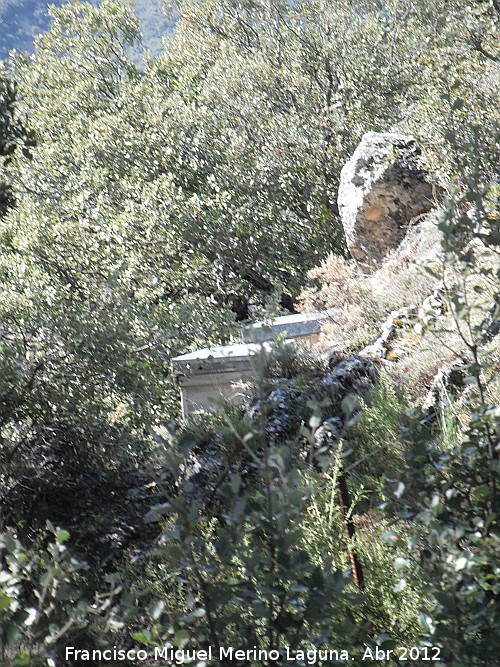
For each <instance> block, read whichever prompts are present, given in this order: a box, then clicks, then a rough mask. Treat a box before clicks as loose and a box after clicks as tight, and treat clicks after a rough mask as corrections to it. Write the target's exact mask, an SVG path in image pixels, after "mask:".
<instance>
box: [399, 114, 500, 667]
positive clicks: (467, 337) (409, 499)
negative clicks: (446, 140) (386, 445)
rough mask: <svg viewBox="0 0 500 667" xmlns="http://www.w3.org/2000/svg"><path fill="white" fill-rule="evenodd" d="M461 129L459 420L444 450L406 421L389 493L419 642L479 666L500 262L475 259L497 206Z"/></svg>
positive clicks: (497, 429)
mask: <svg viewBox="0 0 500 667" xmlns="http://www.w3.org/2000/svg"><path fill="white" fill-rule="evenodd" d="M455 108H459V105H456V104H455ZM467 130H468V132H467V133H466V134H464V135H460V136H457V137H455V138H454V145H455V148H456V153H457V154H458V155H460V156H461V159H462V160H463V161H464V162H463V166H464V168H463V171H462V182H463V183H464V188H463V190H459V191H457V192H456V194H455V195H454V196H453V197H451V198H450V201H449V205H448V208H447V209H446V211H445V212H444V215H443V219H442V229H443V231H444V234H445V239H444V248H445V250H446V252H447V254H446V267H447V268H453V269H458V275H459V276H460V277H461V279H460V281H459V283H458V285H455V286H454V287H453V289H451V288H448V289H447V292H446V297H447V300H448V304H449V308H450V310H451V312H452V314H453V318H454V320H455V326H456V330H457V333H458V334H459V336H460V338H461V340H462V343H463V349H464V352H463V366H462V372H463V374H464V384H465V387H466V390H465V392H464V394H463V397H462V410H465V411H466V414H467V417H466V422H465V424H464V425H463V426H462V432H461V433H460V434H459V437H457V438H456V439H455V441H454V442H452V443H450V441H449V428H448V426H447V427H446V430H445V431H444V432H443V437H445V438H446V439H447V442H446V448H442V447H439V446H438V444H437V443H436V440H435V439H434V438H433V435H432V433H429V432H428V430H427V428H426V427H425V425H423V422H419V421H418V420H413V421H411V422H410V428H409V430H408V432H407V441H408V443H411V447H410V453H409V455H408V459H407V462H408V474H407V476H406V478H405V479H404V482H400V483H399V486H398V490H397V495H398V497H399V498H401V501H400V503H399V512H400V515H401V516H403V517H405V518H410V517H411V519H412V521H413V522H415V524H416V527H417V530H418V533H417V535H418V538H419V540H418V541H417V536H416V539H415V540H413V545H414V547H413V551H414V552H415V546H416V545H417V544H419V547H418V549H419V553H420V558H421V570H422V573H423V576H424V578H425V580H426V582H427V584H426V594H427V596H428V600H429V603H428V605H427V606H426V609H425V613H424V614H423V616H422V630H423V635H422V640H423V642H424V643H425V642H432V643H434V644H436V643H438V644H439V645H441V646H442V647H443V652H444V657H445V660H447V661H450V664H453V665H486V664H491V663H492V662H494V661H495V659H496V656H497V655H498V650H499V648H500V635H499V633H498V627H499V617H498V609H499V607H498V595H499V593H500V591H499V588H498V574H499V571H498V549H499V546H500V540H499V533H498V515H497V510H498V502H499V497H498V488H499V482H500V466H499V442H500V413H499V407H498V403H497V404H495V403H491V402H490V400H489V399H490V394H488V392H487V383H488V378H489V377H490V371H489V364H488V360H487V356H486V353H485V351H486V346H487V344H488V342H489V341H490V340H491V338H492V336H494V335H495V332H498V314H499V294H498V284H499V278H500V269H499V267H498V263H497V264H496V267H491V265H488V264H485V263H484V261H482V258H483V257H484V256H485V255H486V253H487V249H488V247H491V248H493V250H494V246H495V245H497V243H498V239H497V238H496V233H495V216H496V213H497V212H495V210H494V209H493V208H492V207H491V204H490V202H491V199H490V198H491V193H492V189H493V187H494V186H493V183H488V182H487V181H488V172H487V171H486V173H485V171H484V170H483V166H484V164H485V160H489V156H488V157H487V158H485V157H484V151H485V150H487V149H488V143H483V142H482V141H480V140H479V138H480V136H481V135H480V128H479V127H478V126H475V125H473V126H472V127H468V128H467ZM463 136H465V141H464V143H462V141H461V139H462V137H463ZM496 140H497V141H498V134H497V135H496ZM471 236H475V237H476V240H475V241H474V244H475V245H473V246H472V247H471V245H470V244H469V246H468V247H467V248H465V249H463V248H462V249H460V248H457V246H456V244H455V243H454V240H455V239H456V238H459V237H462V238H463V237H465V238H470V237H471ZM478 237H479V239H480V240H477V239H478ZM473 248H475V250H476V252H474V250H473ZM471 275H479V276H481V275H484V276H485V277H487V278H490V277H494V278H493V280H494V284H496V286H497V291H496V294H495V297H494V302H493V304H491V307H490V308H489V309H488V310H487V311H486V310H484V309H483V312H482V317H479V318H478V317H477V314H475V313H474V312H473V311H474V308H473V307H472V300H471V295H470V293H469V285H470V282H469V280H468V279H469V278H470V276H471ZM445 286H446V283H445ZM497 398H498V397H497ZM444 399H445V400H446V401H449V398H448V397H444ZM445 406H446V408H448V406H447V405H446V403H445ZM448 409H449V408H448Z"/></svg>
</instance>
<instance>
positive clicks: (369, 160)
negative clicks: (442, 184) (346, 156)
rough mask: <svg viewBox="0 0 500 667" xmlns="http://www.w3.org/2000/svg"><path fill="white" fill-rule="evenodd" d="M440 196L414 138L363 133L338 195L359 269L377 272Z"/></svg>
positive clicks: (343, 177) (343, 170)
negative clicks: (410, 228)
mask: <svg viewBox="0 0 500 667" xmlns="http://www.w3.org/2000/svg"><path fill="white" fill-rule="evenodd" d="M441 193H442V191H441V189H440V188H439V186H437V185H436V184H435V183H432V182H431V179H430V177H429V175H428V174H427V173H426V172H425V171H424V169H423V166H422V160H421V157H420V149H419V148H418V147H417V145H416V142H415V140H414V139H413V137H410V136H406V135H402V134H392V133H376V132H369V133H367V134H365V135H364V136H363V138H362V140H361V143H360V144H359V146H358V147H357V149H356V150H355V152H354V154H353V156H352V157H351V159H350V160H349V161H348V162H347V163H346V164H345V166H344V167H343V169H342V171H341V174H340V188H339V196H338V203H339V210H340V214H341V217H342V223H343V225H344V229H345V234H346V238H347V245H348V247H349V250H350V252H351V255H352V256H353V258H354V259H355V260H356V262H357V263H358V265H359V266H360V268H361V269H362V270H363V271H364V272H365V273H372V272H373V271H375V270H376V269H377V268H379V266H380V264H381V263H382V261H383V259H384V258H385V256H386V255H387V253H388V252H389V251H390V250H391V249H394V248H397V247H398V246H399V244H400V243H401V241H402V240H403V239H404V237H405V235H406V233H407V231H408V228H409V227H410V226H411V225H412V224H413V223H415V222H416V219H417V218H418V216H420V215H422V214H424V213H427V212H428V211H430V210H431V209H432V208H434V206H435V204H436V200H437V199H438V198H439V197H440V195H441Z"/></svg>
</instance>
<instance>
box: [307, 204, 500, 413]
mask: <svg viewBox="0 0 500 667" xmlns="http://www.w3.org/2000/svg"><path fill="white" fill-rule="evenodd" d="M440 239H441V234H440V232H439V230H438V228H437V225H436V216H435V215H432V214H431V215H429V216H427V218H425V219H424V220H423V221H422V222H421V223H420V224H419V225H418V226H417V227H415V228H412V229H410V231H409V233H408V235H407V237H406V239H405V240H404V241H403V243H402V244H401V245H400V247H399V248H398V249H397V250H395V251H394V252H392V253H390V254H389V255H388V257H387V259H386V261H385V262H384V264H383V265H382V267H381V268H380V269H379V270H378V271H376V272H375V273H373V274H371V275H369V276H366V275H363V274H362V273H361V272H360V271H359V269H358V268H357V266H356V264H355V263H354V262H352V261H346V260H344V259H342V258H340V257H335V256H333V255H330V256H328V257H327V258H326V259H325V260H324V261H323V262H322V263H321V265H320V266H319V267H316V268H315V269H313V270H312V271H310V272H309V274H308V277H309V279H310V281H311V284H310V285H309V286H308V287H307V288H306V289H305V290H304V291H303V292H302V294H301V296H300V298H299V309H300V310H301V311H302V312H309V311H316V310H324V309H327V308H339V309H340V313H339V314H338V315H336V316H335V318H332V319H331V320H329V321H328V322H326V323H325V325H324V326H323V328H322V333H321V336H320V340H319V345H318V349H319V351H326V350H328V351H330V352H333V351H335V352H338V353H340V354H350V353H353V352H356V351H358V350H359V349H360V348H362V347H363V346H364V345H366V344H367V343H368V342H369V341H370V340H371V339H372V338H374V337H375V336H376V335H378V333H379V328H380V325H381V323H382V322H383V320H384V317H385V316H386V315H387V314H388V313H389V312H391V311H393V310H397V309H399V308H401V307H403V306H409V305H411V304H414V305H416V306H418V307H420V316H421V317H423V318H424V320H426V322H427V324H429V325H430V326H429V330H426V329H425V328H424V330H423V331H418V329H414V328H413V325H407V326H406V327H403V328H402V329H401V330H399V331H398V334H397V337H396V339H395V340H394V341H392V343H391V348H390V351H389V353H388V354H387V359H388V360H390V361H391V362H392V363H390V364H388V372H389V373H390V374H391V376H392V377H393V379H394V380H395V381H396V384H397V385H398V386H399V387H401V388H402V387H406V388H407V391H408V392H409V396H408V398H409V399H410V400H419V399H421V398H422V397H423V396H425V394H426V392H427V390H428V388H429V386H430V384H431V382H432V380H433V378H434V376H435V375H436V373H437V372H438V370H439V369H441V368H443V367H444V366H447V365H448V364H451V363H452V362H453V361H454V360H455V359H456V358H457V357H458V356H460V355H461V354H462V353H463V352H464V350H465V348H466V344H465V341H469V340H472V337H473V336H474V335H476V334H475V332H474V328H475V327H477V326H478V325H480V324H481V323H482V321H483V320H484V317H485V314H486V311H487V309H488V308H489V306H490V305H491V302H492V301H493V298H494V294H495V292H496V290H497V289H498V283H497V277H496V270H497V269H498V267H499V265H500V262H499V254H498V252H497V251H495V250H494V249H488V248H486V247H485V246H484V245H483V244H482V243H481V242H480V241H478V240H474V241H472V242H471V243H470V244H469V246H468V247H467V248H466V249H465V251H464V252H468V253H469V255H468V257H467V261H466V262H464V263H463V265H462V264H461V263H460V261H458V262H457V263H456V264H455V266H452V267H450V266H449V265H445V263H444V262H443V258H442V253H441V245H440ZM471 255H472V257H473V258H474V259H473V261H474V262H475V267H474V270H473V271H468V272H466V271H465V269H466V267H467V266H470V263H471V261H472V260H471ZM426 266H427V267H431V268H432V269H433V272H434V275H432V274H431V273H429V272H428V271H427V270H426V269H425V267H426ZM454 292H456V293H457V294H459V295H464V304H465V306H466V309H467V314H466V316H465V318H464V319H460V318H458V317H457V316H456V308H457V306H456V304H455V305H454V304H453V293H454ZM432 294H436V295H438V297H439V298H438V300H437V301H438V303H439V300H440V301H441V305H442V307H441V308H439V306H438V307H437V309H436V310H433V308H431V309H430V311H429V312H424V309H422V307H421V306H422V304H423V302H424V300H425V299H426V297H428V296H429V295H432ZM431 304H432V302H431ZM459 307H460V304H459ZM415 324H416V322H415ZM499 357H500V352H499V351H498V345H497V348H496V356H495V354H492V359H496V364H497V368H498V365H499ZM499 384H500V380H499V379H498V377H497V376H495V377H492V379H491V385H492V390H493V392H494V393H496V396H497V398H498V385H499Z"/></svg>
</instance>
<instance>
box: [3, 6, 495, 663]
mask: <svg viewBox="0 0 500 667" xmlns="http://www.w3.org/2000/svg"><path fill="white" fill-rule="evenodd" d="M174 11H178V12H179V15H180V18H179V21H178V23H177V27H176V30H175V33H174V34H172V35H166V36H165V39H164V46H163V49H162V51H161V53H159V54H158V55H154V56H153V55H150V54H146V55H145V56H144V59H143V60H142V61H140V62H139V61H138V57H137V53H139V52H140V51H141V46H140V45H141V36H140V31H139V22H138V19H137V17H136V15H135V13H134V11H133V8H132V7H131V6H130V5H129V4H128V3H122V2H118V1H116V0H103V1H102V2H101V3H100V5H99V6H94V5H93V4H88V3H79V2H76V1H71V2H69V3H67V4H65V5H63V6H62V7H60V8H57V7H52V8H51V9H50V16H51V22H50V25H49V27H48V28H47V30H46V32H45V33H43V34H42V35H40V36H39V37H38V38H37V39H36V42H35V52H34V53H33V54H31V55H30V54H28V53H24V52H16V53H13V54H11V56H10V58H9V59H8V60H6V61H4V62H3V64H2V66H1V69H0V529H2V530H4V529H5V532H4V533H2V535H1V536H0V567H1V577H0V624H1V625H0V662H2V661H3V663H5V664H6V665H7V664H8V665H11V664H18V665H23V664H24V665H54V664H56V665H59V664H61V665H66V664H71V663H67V662H66V661H65V658H64V657H63V655H64V647H65V646H67V645H69V644H70V643H72V645H73V646H78V647H82V648H95V647H98V646H106V647H107V646H114V645H116V646H119V647H126V648H130V647H132V646H135V647H138V646H142V645H145V646H148V647H149V648H152V647H154V646H162V645H163V644H164V643H165V642H168V641H172V642H173V644H174V645H175V646H196V647H201V648H203V647H206V646H208V645H211V646H212V647H213V648H214V649H217V647H220V646H228V645H238V646H239V647H242V648H252V647H257V648H259V649H263V650H266V651H271V650H278V651H279V650H281V649H282V648H283V647H286V646H288V647H290V648H291V649H293V650H296V649H297V650H298V649H301V648H304V647H305V648H311V649H312V648H315V649H319V648H325V647H330V648H336V649H338V651H339V652H340V651H342V650H347V651H349V652H350V657H352V658H353V660H351V659H349V661H348V664H358V663H359V664H362V662H363V661H362V657H363V655H364V652H365V651H366V649H367V648H368V649H369V650H372V649H373V650H375V648H376V647H378V648H379V649H380V650H383V651H386V650H391V649H394V647H395V646H398V647H404V646H406V647H411V646H414V647H416V650H418V651H420V652H421V653H420V655H427V654H426V653H425V652H424V651H425V650H427V651H428V650H429V648H430V647H436V649H438V651H439V652H440V656H441V664H444V665H450V666H453V667H458V666H460V665H478V666H483V665H484V666H485V667H486V666H487V665H491V664H493V663H494V661H495V658H496V656H497V655H498V650H499V648H500V639H499V636H498V628H499V627H500V623H499V619H498V596H499V589H498V562H496V560H495V557H496V555H497V554H498V547H499V543H498V524H497V512H498V494H499V490H498V485H499V483H500V481H499V479H498V477H499V465H498V441H499V437H498V436H499V433H498V420H499V413H498V410H499V408H498V406H497V405H496V404H497V403H498V384H499V383H498V358H499V354H498V348H497V347H495V344H496V341H498V320H499V312H498V308H499V305H498V281H499V277H500V276H499V272H498V245H499V239H498V208H497V206H498V202H497V198H498V180H497V174H496V170H497V167H498V162H499V157H500V155H499V136H498V112H497V111H496V109H497V107H498V105H497V101H498V62H499V59H500V56H499V54H498V51H497V50H496V49H497V41H498V40H497V37H498V27H499V23H500V6H499V4H498V2H496V0H488V1H479V0H477V1H476V2H466V1H465V0H433V1H432V2H427V1H424V0H401V1H400V2H395V3H385V2H382V1H379V0H366V1H365V0H359V1H357V2H351V1H347V0H334V1H333V0H328V1H326V0H306V1H305V2H303V3H289V2H286V1H285V0H272V1H270V0H248V1H246V0H245V1H244V2H237V1H236V0H187V1H186V2H183V3H180V2H179V3H175V7H174ZM391 128H392V129H400V130H403V131H408V130H409V131H412V132H413V133H414V134H415V135H416V136H417V137H418V138H419V140H420V142H421V143H422V145H424V146H425V156H426V160H427V166H428V168H429V170H432V171H434V172H435V173H436V174H437V176H438V178H439V179H440V181H441V183H442V184H443V186H444V187H445V188H446V190H447V193H448V195H447V199H446V202H445V204H444V206H443V210H442V211H441V212H440V213H439V215H440V227H441V230H442V232H443V250H444V255H443V261H442V262H441V263H440V264H438V265H433V266H431V267H428V270H429V272H430V274H431V275H432V276H433V279H434V278H435V279H436V280H440V281H441V282H442V286H441V288H440V290H441V294H442V299H443V300H444V301H445V302H446V305H447V312H448V313H451V315H450V316H449V318H450V322H451V325H450V326H451V328H452V329H453V333H454V337H453V338H452V337H451V336H450V334H449V331H447V333H446V334H443V333H442V332H440V326H442V323H440V321H434V319H433V318H432V317H431V316H429V315H428V314H426V313H425V312H424V314H423V315H422V319H423V321H422V322H421V323H420V324H419V325H418V326H417V328H416V329H415V331H417V332H419V333H420V334H422V332H423V331H424V330H425V331H426V332H429V331H430V332H434V335H435V336H436V339H437V340H439V339H440V337H441V340H444V343H443V346H446V345H448V346H449V345H451V343H450V341H453V343H452V344H453V345H455V342H456V341H458V346H459V349H458V352H457V356H458V357H459V358H460V364H459V369H458V370H459V371H460V376H461V378H462V388H461V389H460V390H457V394H456V395H455V396H449V395H448V394H446V392H445V393H444V394H442V395H441V396H440V398H439V400H438V404H437V405H438V407H437V408H436V410H435V412H434V413H433V414H432V415H430V416H429V414H426V415H424V414H422V413H421V411H420V408H419V404H418V402H417V403H416V404H414V399H415V395H414V392H413V393H412V391H411V390H412V389H414V387H410V388H407V387H405V382H404V378H403V380H402V381H401V380H400V379H399V380H398V381H396V380H394V378H392V379H391V377H387V376H386V375H384V374H383V373H382V374H380V373H378V372H375V371H374V372H372V371H370V373H369V374H368V376H367V377H368V379H369V381H370V382H371V383H372V384H373V388H372V390H371V391H367V390H366V387H365V386H364V385H363V390H362V391H361V390H360V389H359V387H361V385H357V384H356V383H351V385H349V386H347V385H346V386H345V387H344V390H345V395H344V396H342V400H339V398H338V396H334V395H333V393H332V391H333V390H332V382H331V381H330V383H328V382H326V383H325V382H324V380H325V377H328V372H329V369H327V368H326V367H325V365H324V364H320V363H318V362H315V361H314V360H311V359H310V358H305V357H304V358H303V357H301V356H300V355H299V356H298V357H297V356H294V355H293V354H291V355H290V352H289V351H288V352H287V351H286V350H285V351H283V352H282V356H279V355H278V358H275V359H274V360H273V361H272V363H271V362H268V368H267V369H265V368H263V369H262V378H261V380H260V381H259V383H258V384H257V386H256V388H255V400H254V403H253V405H252V406H251V409H249V410H247V411H246V412H245V411H241V410H235V409H232V408H229V407H227V406H226V408H224V409H221V413H220V415H218V416H215V417H210V418H209V417H206V419H204V420H202V422H201V423H200V424H191V425H188V426H187V427H184V428H181V427H180V426H179V423H178V417H179V414H178V411H179V408H178V397H177V389H176V388H175V387H174V384H173V381H172V378H171V376H170V359H171V357H172V356H174V355H175V354H176V353H178V352H181V351H186V350H187V349H193V348H195V347H197V346H205V345H211V344H217V343H224V342H227V341H229V340H231V339H232V337H233V336H234V335H235V331H236V323H237V322H238V321H241V320H245V319H247V318H248V317H250V316H251V315H252V314H259V313H261V312H285V311H287V310H288V311H289V310H292V309H293V308H294V303H295V299H296V297H297V296H298V294H299V293H300V290H301V289H302V287H303V286H304V284H305V282H306V281H307V274H308V271H310V270H311V269H312V268H313V267H314V266H315V265H317V264H318V263H319V262H320V260H322V259H323V258H324V257H326V256H327V255H328V254H329V253H334V254H335V255H336V256H337V259H336V260H335V261H336V262H337V264H336V265H335V266H337V267H343V266H346V265H347V264H346V263H345V261H344V259H342V258H345V256H346V249H345V244H344V239H343V232H342V227H341V224H340V219H339V215H338V210H337V204H336V199H337V187H338V181H339V172H340V169H341V167H342V165H343V164H344V162H345V160H346V159H347V158H348V157H349V155H350V154H351V153H352V150H353V148H354V147H355V146H356V144H357V143H358V141H359V139H360V138H361V136H362V134H363V133H365V132H367V131H370V130H380V131H383V130H387V129H391ZM471 239H472V245H471ZM474 244H476V245H474ZM491 258H493V259H491ZM342 270H343V271H344V269H342ZM314 275H316V276H321V271H320V272H316V274H314ZM342 275H343V276H345V286H344V288H343V291H342V290H340V291H339V292H337V293H336V294H342V298H344V296H345V298H346V301H347V299H348V297H347V292H348V291H349V290H351V292H352V293H355V294H356V298H361V296H362V292H363V289H361V288H357V287H356V285H355V282H353V281H354V279H353V278H352V275H353V274H350V273H349V272H348V271H347V270H345V272H344V273H343V274H342ZM450 276H454V279H453V280H452V281H451V282H449V280H450ZM457 276H460V277H461V278H460V279H457ZM360 284H361V283H360ZM416 284H418V286H420V285H421V284H422V285H423V284H424V283H423V282H422V283H420V282H418V283H416ZM389 289H392V287H389ZM417 289H418V288H417V287H415V290H417ZM319 293H322V292H321V286H320V287H318V286H317V285H316V286H313V285H310V286H309V294H319ZM426 296H427V294H425V293H423V294H419V293H416V294H412V298H413V297H415V298H416V299H422V300H423V299H424V298H425V297H426ZM363 307H364V308H365V310H363ZM363 307H361V306H359V308H357V310H356V313H363V312H368V311H367V309H366V308H367V307H365V306H363ZM386 310H387V303H382V302H379V303H374V302H373V300H372V301H370V318H371V319H370V327H372V326H374V321H375V319H376V317H375V315H376V316H378V314H379V313H380V315H383V314H384V313H385V311H386ZM346 312H347V310H346ZM374 313H375V315H374ZM415 324H416V322H411V323H410V324H408V323H407V324H406V325H405V326H407V327H409V326H411V327H412V332H411V336H414V335H415V331H414V330H413V329H414V326H415ZM361 328H362V327H359V326H357V325H353V326H352V329H353V330H354V329H361ZM370 331H371V329H370ZM408 337H410V334H408ZM359 340H361V339H360V338H359ZM426 340H427V341H428V340H429V339H426ZM355 343H356V339H354V343H353V345H355ZM349 351H351V352H352V351H355V350H352V349H351V350H349ZM495 355H496V356H495ZM489 360H490V361H491V360H493V361H491V363H490V364H489ZM495 360H496V361H495ZM336 361H337V362H338V361H340V359H337V360H336ZM455 361H456V360H455ZM332 363H333V362H332ZM273 364H274V365H273ZM419 372H420V373H421V375H422V376H424V375H425V374H426V373H429V368H424V369H422V370H421V371H419ZM330 379H331V378H330ZM417 384H418V383H417ZM358 390H359V391H358ZM356 393H360V394H361V395H360V396H355V395H354V394H356ZM363 407H364V412H363ZM319 432H322V433H325V432H326V436H325V437H326V441H325V442H326V443H328V442H330V443H331V442H333V441H335V443H336V444H335V446H334V447H332V446H327V445H325V444H324V443H323V444H321V443H322V442H323V441H321V440H318V438H319V435H318V433H319ZM332 433H334V434H335V437H334V438H333V436H332ZM329 434H330V435H329ZM318 442H319V443H320V444H319V445H318ZM203 451H208V452H210V453H213V459H214V461H216V462H217V463H218V464H219V463H220V467H218V466H215V467H216V468H217V475H216V477H215V481H214V482H213V484H212V486H210V484H209V485H208V486H205V487H204V491H203V492H201V493H200V488H198V487H196V485H194V484H193V481H192V480H190V479H189V477H188V474H187V472H186V471H187V470H188V469H189V465H191V464H192V461H193V457H194V460H196V457H197V456H199V455H200V452H203ZM152 468H154V474H153V472H152V471H151V469H152ZM207 468H208V469H210V466H207ZM151 489H154V491H151ZM153 502H154V503H155V508H154V510H152V511H150V512H148V509H149V506H150V505H151V504H152V503H153ZM147 512H148V513H147ZM146 513H147V514H146ZM144 514H146V518H147V522H146V523H144V524H143V522H142V516H143V515H144ZM137 517H139V519H138V518H137ZM47 521H48V522H49V523H46V522H47ZM51 522H52V523H51ZM54 526H56V527H54ZM158 533H160V535H159V536H158ZM280 660H281V662H279V663H278V664H287V663H286V660H285V659H284V658H283V655H282V656H281V658H280ZM411 660H413V661H414V662H415V660H416V659H414V658H413V657H412V658H411ZM263 662H265V664H269V665H270V664H275V662H276V661H274V662H273V659H272V658H270V659H269V660H264V661H263V660H254V659H252V658H251V657H250V658H248V659H245V660H243V661H242V662H240V663H233V664H245V665H253V664H262V663H263ZM416 663H418V661H416ZM221 664H222V663H221ZM290 664H299V663H290ZM318 664H325V665H326V664H335V663H334V661H333V660H332V659H326V658H325V659H322V658H321V659H319V660H318ZM339 664H345V659H344V657H342V656H339ZM363 664H364V663H363ZM388 664H396V663H395V662H394V660H393V661H392V663H390V662H388ZM406 664H411V661H410V662H407V663H406Z"/></svg>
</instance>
